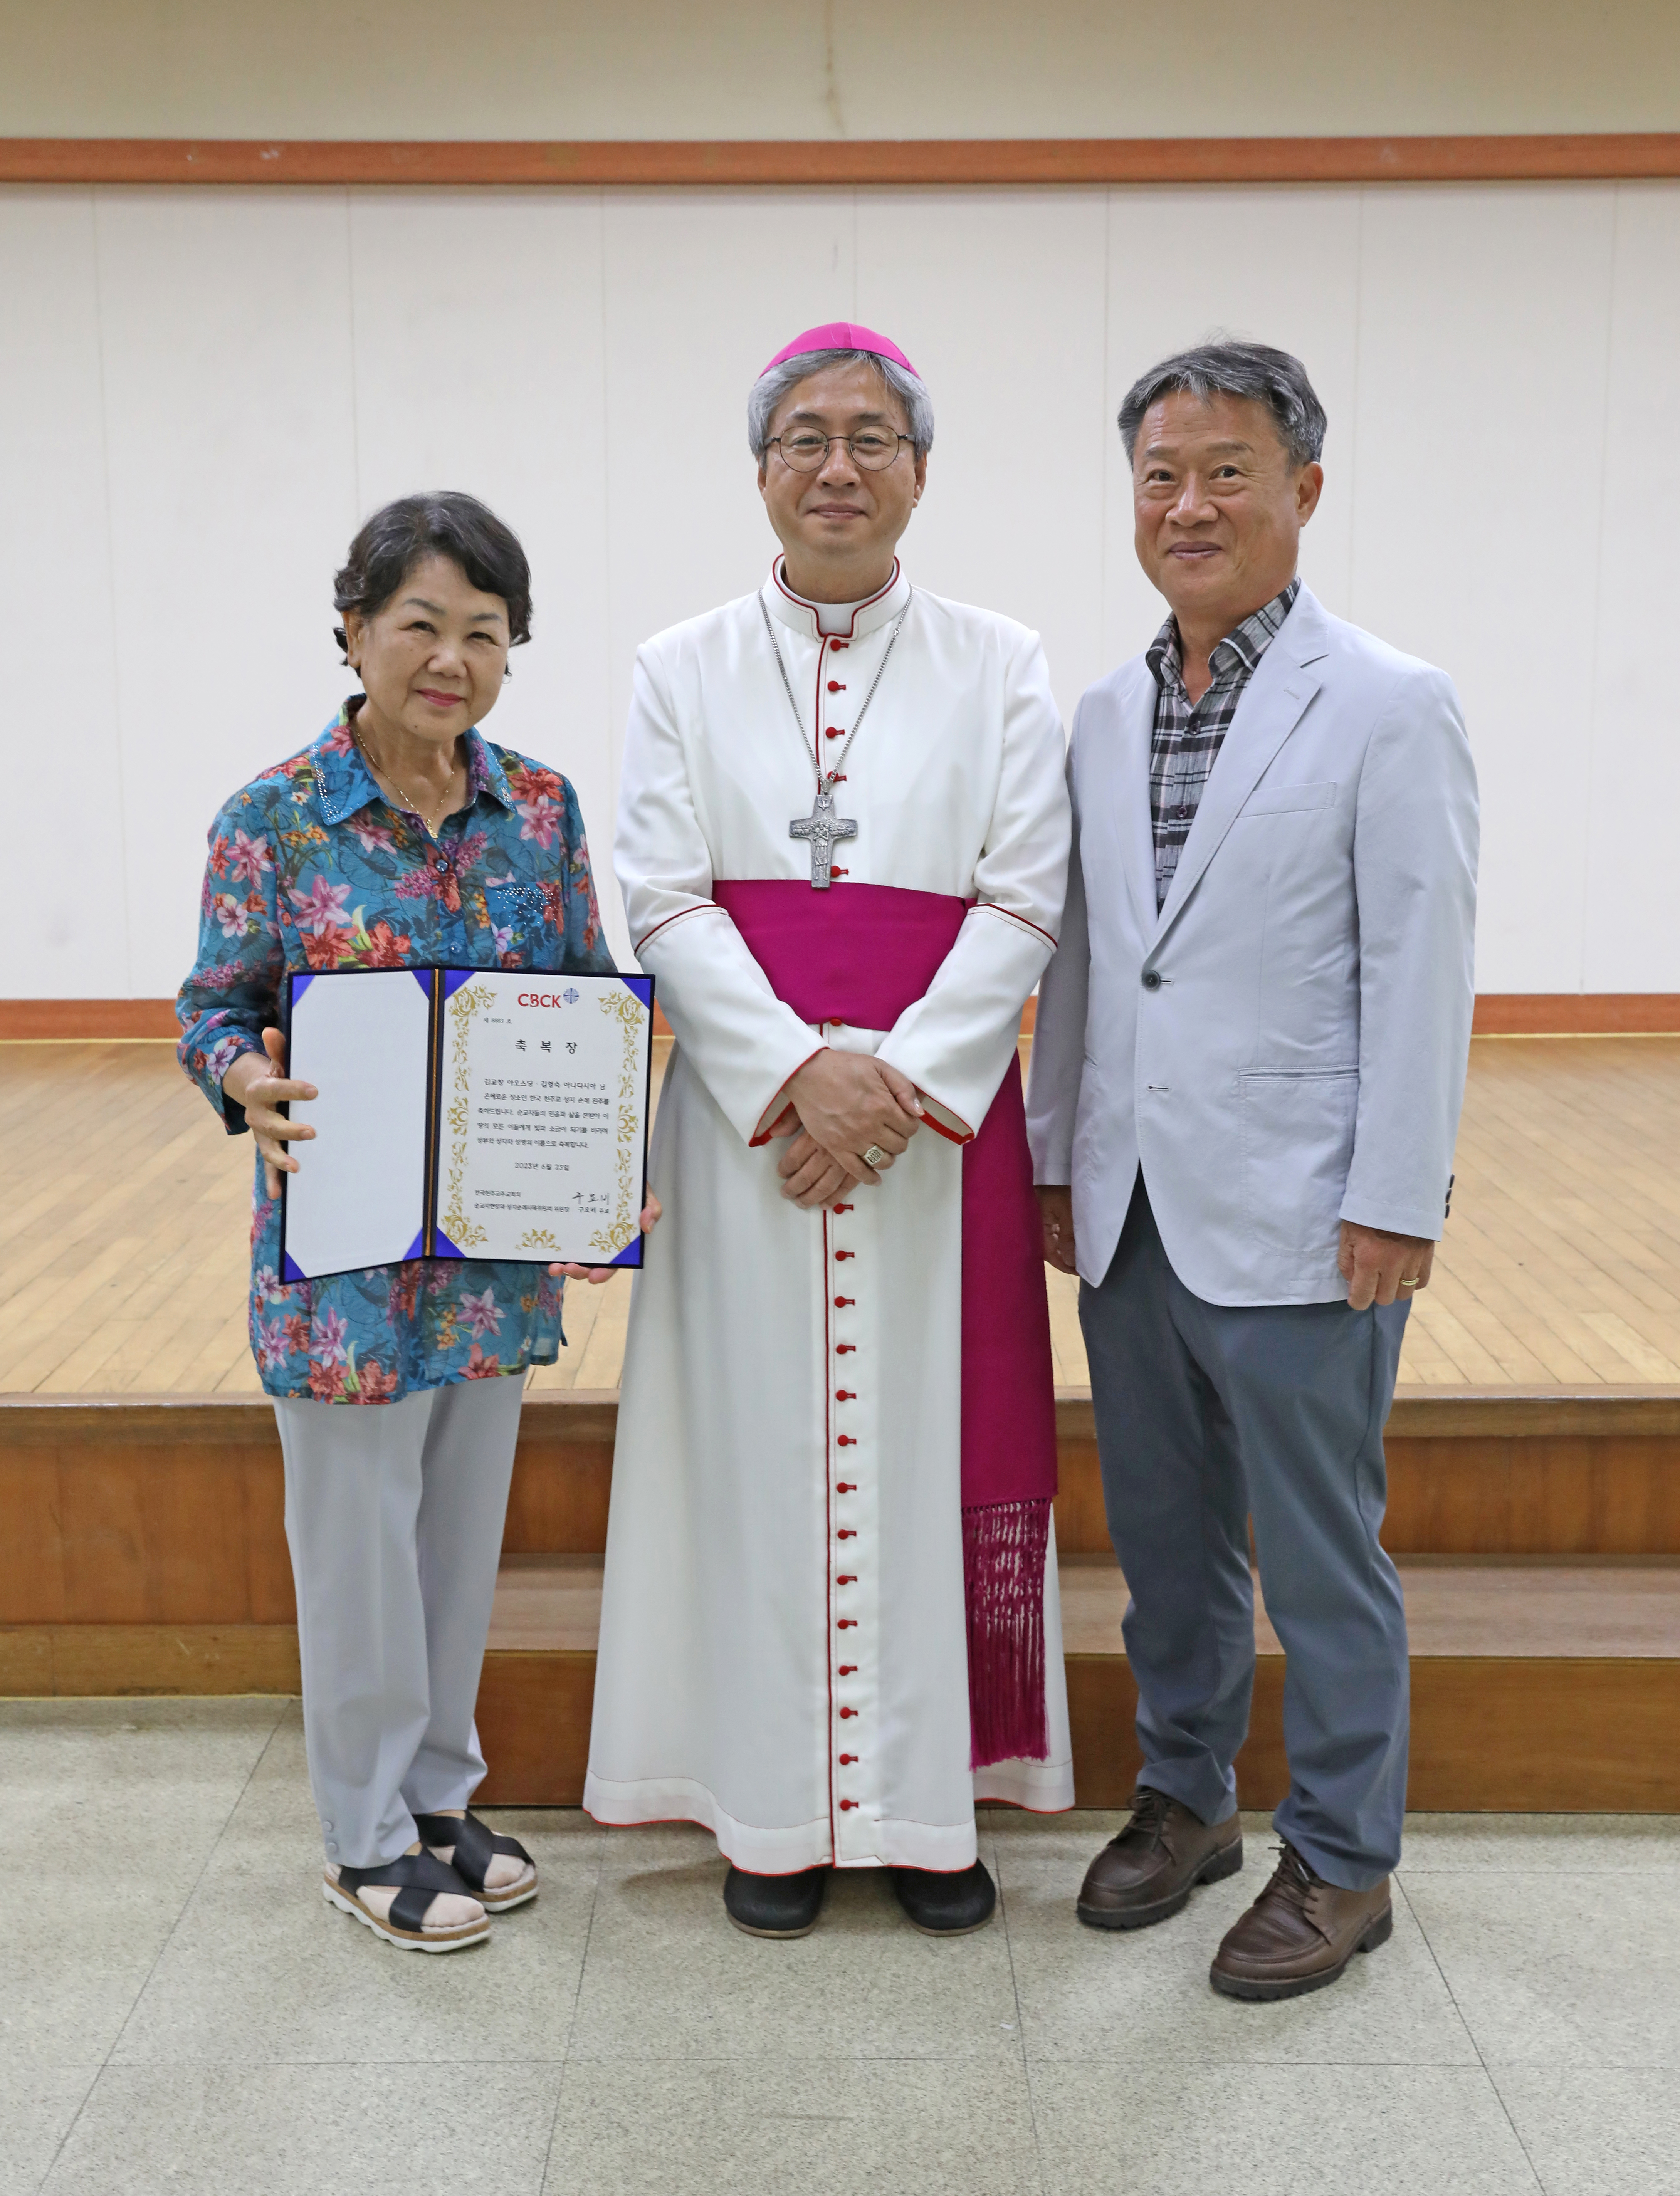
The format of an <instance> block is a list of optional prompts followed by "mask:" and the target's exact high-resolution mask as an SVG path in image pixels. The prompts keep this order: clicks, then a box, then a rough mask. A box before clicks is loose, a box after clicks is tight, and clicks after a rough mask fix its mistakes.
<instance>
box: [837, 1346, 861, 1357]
mask: <svg viewBox="0 0 1680 2196" xmlns="http://www.w3.org/2000/svg"><path fill="white" fill-rule="evenodd" d="M856 1348H857V1344H856V1343H855V1342H837V1343H836V1344H835V1345H834V1354H835V1355H836V1356H837V1357H844V1356H846V1355H848V1354H849V1352H850V1351H852V1350H854V1349H856Z"/></svg>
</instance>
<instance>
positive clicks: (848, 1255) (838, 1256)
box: [834, 1251, 857, 1265]
mask: <svg viewBox="0 0 1680 2196" xmlns="http://www.w3.org/2000/svg"><path fill="white" fill-rule="evenodd" d="M856 1256H857V1252H856V1251H836V1252H835V1254H834V1262H835V1263H836V1265H838V1264H839V1263H840V1261H841V1259H842V1258H855V1257H856Z"/></svg>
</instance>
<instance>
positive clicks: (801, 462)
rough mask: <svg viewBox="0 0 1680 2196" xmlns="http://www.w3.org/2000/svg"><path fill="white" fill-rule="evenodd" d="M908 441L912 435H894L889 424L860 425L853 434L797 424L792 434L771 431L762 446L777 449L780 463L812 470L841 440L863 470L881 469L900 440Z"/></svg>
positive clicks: (889, 462)
mask: <svg viewBox="0 0 1680 2196" xmlns="http://www.w3.org/2000/svg"><path fill="white" fill-rule="evenodd" d="M837 442H843V443H844V444H845V445H846V448H848V449H849V451H850V452H851V455H852V463H853V464H854V465H860V466H861V467H862V468H863V470H864V471H865V472H866V473H883V472H885V471H886V470H887V467H888V466H889V465H892V464H894V463H895V461H896V459H897V457H898V448H899V444H900V443H901V442H912V436H908V435H895V434H894V432H893V431H892V430H891V428H890V427H860V429H859V430H858V431H857V433H856V434H855V435H820V434H818V432H817V431H816V429H815V428H814V427H800V428H797V429H796V430H795V431H794V432H793V433H792V434H791V435H773V436H771V438H770V440H769V441H768V442H767V443H766V444H765V448H767V449H770V450H779V451H780V452H781V457H782V463H783V464H784V465H791V467H792V468H793V470H794V471H795V472H797V473H814V472H820V471H821V470H822V468H823V467H824V465H826V464H827V462H828V454H829V452H830V451H831V449H832V448H833V447H834V445H835V444H836V443H837Z"/></svg>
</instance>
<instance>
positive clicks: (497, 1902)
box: [414, 1814, 536, 1914]
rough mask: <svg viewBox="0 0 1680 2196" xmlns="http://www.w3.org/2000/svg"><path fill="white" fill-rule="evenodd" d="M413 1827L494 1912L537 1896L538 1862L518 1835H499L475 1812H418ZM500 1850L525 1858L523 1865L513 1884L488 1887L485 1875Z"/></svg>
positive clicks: (475, 1896)
mask: <svg viewBox="0 0 1680 2196" xmlns="http://www.w3.org/2000/svg"><path fill="white" fill-rule="evenodd" d="M414 1828H415V1829H416V1830H417V1831H418V1832H419V1833H420V1842H421V1843H422V1844H423V1845H424V1846H426V1848H427V1850H428V1851H429V1852H432V1853H433V1854H435V1855H436V1856H437V1858H438V1859H439V1860H441V1861H447V1862H448V1863H449V1866H450V1867H451V1868H453V1869H454V1870H455V1874H456V1875H458V1876H460V1878H461V1881H462V1882H463V1883H465V1884H467V1885H468V1886H470V1887H471V1889H472V1896H473V1897H474V1898H476V1899H477V1900H478V1902H479V1904H481V1905H483V1906H485V1907H487V1908H488V1909H489V1910H490V1912H491V1913H492V1914H505V1913H506V1912H507V1910H508V1908H509V1907H510V1906H523V1905H524V1903H525V1901H526V1900H527V1899H528V1898H536V1862H535V1861H534V1860H533V1859H532V1858H531V1857H530V1854H529V1853H528V1852H526V1851H525V1849H524V1846H522V1845H521V1844H520V1843H519V1841H518V1839H517V1838H504V1837H499V1836H498V1835H496V1833H495V1831H494V1830H493V1829H490V1827H489V1825H488V1824H486V1823H481V1822H480V1821H479V1820H478V1817H477V1816H476V1815H472V1814H468V1815H416V1816H415V1817H414ZM498 1853H506V1854H507V1857H508V1858H509V1859H510V1860H522V1861H523V1862H524V1869H523V1870H522V1871H521V1873H520V1874H519V1875H516V1876H515V1877H514V1879H513V1881H512V1883H498V1884H496V1885H495V1886H494V1887H486V1885H485V1882H484V1877H485V1875H487V1874H488V1872H489V1869H490V1863H491V1861H492V1860H494V1859H495V1857H496V1855H497V1854H498Z"/></svg>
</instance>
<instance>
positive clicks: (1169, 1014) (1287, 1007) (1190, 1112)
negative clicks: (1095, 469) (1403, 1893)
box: [1028, 343, 1477, 1998]
mask: <svg viewBox="0 0 1680 2196" xmlns="http://www.w3.org/2000/svg"><path fill="white" fill-rule="evenodd" d="M1324 426H1325V420H1324V409H1323V407H1322V406H1321V405H1320V403H1319V402H1318V397H1317V396H1315V395H1314V393H1313V390H1312V384H1311V383H1310V382H1309V381H1308V379H1307V377H1306V371H1305V369H1304V368H1303V367H1302V366H1301V363H1300V361H1298V360H1296V359H1294V358H1291V357H1289V355H1287V354H1286V353H1284V352H1282V351H1277V350H1268V349H1266V348H1265V347H1264V346H1262V345H1260V344H1235V343H1219V344H1208V345H1207V346H1204V347H1203V348H1202V349H1200V350H1193V351H1187V352H1185V353H1184V354H1182V355H1179V356H1178V357H1176V358H1171V359H1167V360H1166V361H1164V362H1163V363H1162V364H1161V365H1160V366H1157V367H1155V368H1154V369H1153V370H1152V371H1151V372H1150V373H1146V374H1144V377H1143V378H1142V379H1141V380H1139V381H1138V383H1137V384H1135V386H1134V387H1133V390H1131V393H1130V394H1129V395H1128V396H1127V399H1126V402H1125V404H1124V406H1123V407H1121V414H1120V427H1121V435H1122V436H1123V437H1124V439H1125V442H1126V448H1127V454H1128V455H1129V457H1130V458H1131V459H1132V465H1133V497H1134V503H1135V511H1136V539H1137V550H1138V558H1139V560H1140V562H1141V563H1142V564H1143V566H1144V570H1145V571H1146V572H1147V573H1148V574H1149V575H1150V579H1151V580H1152V581H1154V582H1155V584H1156V587H1158V588H1159V589H1160V591H1161V592H1162V594H1163V595H1164V596H1165V597H1166V598H1167V603H1168V604H1169V605H1170V606H1171V610H1172V615H1170V616H1169V617H1168V619H1167V622H1166V624H1165V625H1164V626H1163V627H1162V629H1161V631H1160V633H1158V634H1157V635H1156V639H1155V640H1154V642H1153V643H1152V644H1151V645H1150V648H1149V649H1148V650H1146V651H1145V652H1144V655H1142V656H1134V657H1133V659H1132V661H1131V662H1128V663H1126V664H1122V665H1121V668H1120V669H1119V670H1118V671H1116V672H1115V673H1112V674H1111V675H1110V676H1109V678H1107V679H1102V680H1100V681H1099V682H1098V685H1095V686H1093V687H1092V689H1091V691H1089V692H1088V693H1087V694H1086V696H1085V697H1084V699H1083V700H1082V701H1081V702H1080V706H1079V709H1078V713H1077V714H1076V715H1075V720H1074V736H1073V749H1072V754H1071V756H1070V758H1069V773H1070V777H1071V781H1072V788H1073V800H1074V818H1075V839H1074V853H1073V862H1072V873H1071V876H1070V880H1069V893H1068V906H1067V914H1066V916H1065V919H1064V922H1063V932H1062V943H1061V949H1060V951H1058V952H1057V955H1056V956H1055V958H1054V960H1053V961H1052V962H1051V964H1050V968H1049V970H1048V972H1047V974H1046V976H1045V979H1044V982H1043V985H1042V988H1041V990H1040V997H1039V1006H1038V1021H1037V1028H1036V1032H1035V1035H1034V1045H1033V1064H1032V1078H1031V1085H1030V1090H1029V1095H1028V1122H1029V1128H1030V1132H1031V1136H1032V1140H1033V1147H1034V1162H1035V1165H1036V1170H1037V1177H1038V1181H1039V1182H1040V1193H1039V1194H1040V1203H1041V1205H1042V1208H1043V1215H1044V1226H1045V1252H1046V1257H1047V1258H1048V1259H1049V1260H1050V1261H1051V1263H1052V1264H1053V1265H1056V1266H1059V1267H1060V1268H1062V1269H1063V1271H1065V1272H1069V1273H1072V1272H1075V1271H1077V1272H1078V1273H1079V1274H1080V1276H1081V1278H1082V1284H1083V1285H1082V1286H1081V1288H1080V1323H1081V1325H1082V1326H1083V1327H1084V1330H1085V1338H1086V1349H1087V1351H1088V1353H1089V1356H1090V1361H1091V1382H1092V1396H1093V1399H1094V1401H1095V1405H1096V1414H1097V1439H1098V1451H1099V1453H1100V1456H1101V1460H1102V1468H1103V1486H1104V1498H1105V1500H1106V1504H1107V1508H1108V1517H1109V1531H1110V1533H1111V1534H1112V1535H1113V1538H1114V1543H1115V1552H1116V1553H1117V1554H1118V1555H1119V1557H1120V1560H1121V1565H1122V1567H1123V1569H1124V1570H1125V1573H1126V1577H1127V1583H1128V1585H1129V1586H1130V1588H1131V1601H1130V1604H1129V1605H1128V1607H1127V1614H1126V1626H1125V1631H1126V1648H1127V1656H1128V1658H1129V1660H1130V1662H1131V1665H1132V1670H1133V1675H1134V1677H1135V1678H1136V1679H1137V1684H1138V1739H1139V1742H1140V1743H1141V1746H1142V1748H1143V1754H1144V1767H1143V1771H1142V1774H1141V1776H1140V1778H1139V1781H1138V1791H1137V1793H1136V1794H1134V1797H1133V1814H1132V1818H1131V1821H1130V1823H1128V1825H1127V1828H1126V1829H1124V1830H1123V1831H1122V1832H1121V1835H1120V1836H1119V1837H1118V1838H1116V1839H1115V1841H1113V1843H1112V1844H1111V1845H1109V1846H1106V1847H1105V1848H1104V1851H1103V1852H1101V1853H1099V1854H1098V1857H1097V1858H1096V1860H1095V1861H1093V1862H1092V1866H1091V1869H1090V1870H1089V1872H1088V1873H1087V1875H1086V1879H1085V1883H1084V1887H1083V1888H1082V1889H1081V1891H1080V1899H1079V1909H1078V1910H1079V1914H1080V1919H1081V1920H1083V1921H1087V1922H1090V1923H1092V1925H1093V1926H1095V1927H1099V1928H1119V1929H1125V1928H1136V1927H1141V1926H1143V1925H1144V1924H1146V1923H1149V1922H1152V1921H1164V1920H1165V1919H1166V1918H1167V1916H1169V1915H1172V1914H1175V1913H1177V1912H1178V1911H1179V1909H1180V1908H1181V1907H1183V1906H1184V1904H1185V1902H1186V1901H1187V1900H1188V1898H1189V1897H1190V1892H1191V1890H1192V1888H1193V1887H1195V1886H1196V1884H1198V1883H1205V1882H1209V1881H1214V1879H1215V1878H1217V1877H1220V1876H1225V1875H1234V1874H1235V1873H1236V1871H1237V1869H1240V1868H1241V1866H1242V1864H1243V1845H1242V1833H1241V1827H1240V1823H1239V1821H1238V1817H1237V1797H1236V1793H1237V1787H1236V1779H1235V1777H1234V1775H1233V1773H1232V1766H1231V1765H1232V1763H1233V1761H1234V1760H1235V1758H1236V1755H1237V1749H1238V1748H1240V1746H1241V1745H1242V1743H1243V1738H1244V1737H1245V1735H1246V1733H1247V1731H1248V1704H1249V1696H1250V1692H1251V1690H1252V1686H1253V1680H1254V1593H1253V1585H1252V1579H1251V1575H1250V1571H1249V1539H1248V1533H1249V1521H1250V1519H1251V1518H1252V1521H1253V1529H1254V1550H1255V1553H1256V1555H1257V1557H1258V1560H1259V1565H1260V1581H1261V1585H1262V1587H1263V1589H1264V1592H1265V1596H1266V1612H1267V1615H1269V1616H1270V1618H1271V1620H1272V1624H1273V1625H1274V1627H1276V1629H1277V1635H1278V1638H1280V1639H1281V1640H1282V1642H1283V1649H1284V1652H1285V1654H1286V1656H1287V1657H1288V1669H1287V1674H1286V1677H1285V1680H1284V1696H1283V1730H1284V1738H1285V1742H1286V1744H1287V1746H1288V1749H1289V1767H1290V1775H1291V1783H1290V1789H1289V1796H1288V1798H1287V1799H1286V1800H1284V1801H1283V1805H1282V1806H1280V1807H1279V1808H1278V1810H1277V1815H1276V1817H1275V1818H1274V1821H1275V1825H1276V1828H1277V1831H1278V1832H1279V1834H1280V1835H1281V1836H1282V1838H1283V1857H1282V1860H1281V1862H1280V1864H1279V1866H1278V1868H1277V1872H1276V1874H1275V1875H1273V1877H1272V1881H1271V1882H1270V1883H1269V1884H1268V1885H1267V1887H1266V1889H1265V1890H1264V1891H1263V1892H1262V1893H1261V1894H1260V1898H1258V1899H1257V1900H1256V1901H1255V1903H1254V1905H1253V1906H1252V1907H1250V1908H1249V1910H1248V1912H1247V1913H1246V1914H1245V1915H1244V1916H1243V1918H1242V1920H1241V1921H1238V1922H1237V1925H1236V1927H1234V1928H1233V1929H1231V1931H1230V1932H1229V1933H1228V1934H1227V1935H1226V1937H1225V1940H1224V1942H1223V1943H1222V1944H1221V1945H1220V1946H1219V1952H1218V1954H1217V1956H1215V1958H1214V1963H1213V1969H1212V1980H1213V1982H1214V1985H1215V1986H1216V1987H1217V1988H1218V1989H1220V1990H1222V1991H1228V1992H1230V1993H1231V1995H1233V1996H1236V1997H1249V1998H1276V1997H1294V1996H1295V1995H1297V1994H1298V1993H1299V1992H1301V1991H1308V1990H1316V1989H1318V1988H1320V1987H1321V1986H1322V1985H1324V1984H1326V1983H1330V1982H1333V1981H1335V1979H1336V1977H1337V1976H1338V1975H1340V1974H1341V1972H1342V1969H1343V1968H1345V1967H1346V1966H1347V1962H1348V1961H1349V1959H1350V1958H1351V1957H1352V1956H1353V1953H1354V1952H1355V1951H1369V1950H1370V1949H1371V1948H1372V1947H1373V1946H1374V1945H1380V1944H1382V1942H1383V1941H1384V1940H1385V1939H1386V1938H1387V1936H1388V1934H1389V1933H1390V1930H1391V1929H1392V1927H1393V1920H1392V1915H1391V1910H1390V1904H1389V1885H1388V1878H1389V1871H1390V1870H1391V1869H1393V1866H1394V1864H1395V1862H1396V1861H1397V1859H1398V1858H1399V1848H1400V1823H1401V1817H1402V1814H1403V1812H1404V1810H1405V1779H1406V1739H1407V1708H1408V1691H1407V1671H1408V1664H1407V1649H1406V1632H1405V1603H1404V1601H1403V1599H1402V1597H1401V1592H1400V1584H1399V1577H1398V1575H1397V1574H1396V1572H1395V1569H1394V1566H1393V1563H1391V1562H1390V1561H1389V1559H1388V1557H1387V1555H1386V1554H1385V1553H1384V1552H1383V1550H1382V1546H1381V1545H1380V1543H1379V1541H1378V1539H1377V1534H1378V1529H1379V1528H1380V1527H1381V1525H1382V1513H1383V1505H1384V1501H1385V1499H1386V1492H1387V1489H1386V1480H1385V1471H1384V1463H1383V1453H1382V1425H1383V1420H1384V1419H1385V1418H1386V1417H1387V1413H1388V1407H1389V1404H1390V1401H1392V1398H1393V1388H1394V1377H1395V1372H1396V1370H1397V1367H1398V1365H1399V1353H1400V1338H1401V1335H1402V1332H1404V1329H1405V1320H1406V1313H1407V1309H1408V1306H1409V1303H1410V1300H1411V1295H1412V1294H1413V1293H1414V1292H1416V1290H1418V1289H1420V1288H1422V1287H1425V1286H1427V1285H1428V1279H1429V1268H1430V1261H1431V1258H1432V1257H1433V1255H1434V1241H1435V1239H1436V1238H1437V1237H1438V1236H1439V1235H1440V1232H1441V1227H1442V1223H1443V1221H1444V1218H1445V1211H1446V1205H1447V1197H1448V1192H1449V1188H1450V1184H1451V1164H1452V1148H1453V1141H1454V1138H1455V1136H1456V1135H1457V1126H1458V1113H1459V1107H1460V1105H1461V1103H1462V1101H1463V1088H1464V1072H1465V1066H1466V1062H1467V1060H1468V1057H1469V1035H1470V1012H1471V1005H1472V991H1473V974H1472V955H1471V948H1472V941H1473V932H1474V905H1475V864H1476V847H1477V811H1476V783H1475V773H1474V768H1473V767H1472V765H1471V761H1470V751H1469V745H1468V743H1467V742H1466V738H1465V734H1464V725H1463V719H1462V717H1461V716H1460V714H1459V708H1458V702H1457V696H1456V695H1455V693H1454V691H1453V688H1452V685H1451V681H1450V680H1449V679H1447V678H1446V677H1445V674H1444V673H1441V672H1440V671H1436V670H1434V669H1432V668H1431V667H1429V665H1428V664H1426V663H1420V662H1417V661H1416V659H1415V658H1413V657H1411V656H1402V655H1400V654H1399V652H1398V651H1397V650H1394V649H1392V648H1389V647H1387V646H1385V645H1384V644H1383V643H1382V641H1380V640H1376V639H1373V638H1372V637H1371V636H1370V634H1369V633H1362V632H1360V631H1359V630H1358V627H1355V626H1351V625H1345V624H1343V622H1342V621H1341V619H1339V618H1334V617H1332V616H1330V614H1329V613H1328V612H1327V611H1326V610H1324V607H1323V606H1322V605H1321V604H1319V603H1318V602H1317V601H1316V600H1315V599H1314V598H1313V597H1312V594H1311V593H1309V592H1307V590H1306V588H1305V587H1302V586H1301V581H1299V579H1298V578H1297V577H1296V575H1295V564H1296V555H1297V550H1298V546H1299V541H1300V535H1301V528H1302V527H1303V526H1304V525H1305V524H1306V522H1307V521H1308V520H1309V519H1310V518H1311V517H1312V512H1313V510H1314V508H1315V506H1317V504H1318V497H1319V494H1320V491H1321V489H1322V487H1323V484H1324V472H1323V469H1322V467H1321V466H1320V465H1319V463H1318V456H1319V452H1320V450H1321V448H1322V447H1323V443H1324Z"/></svg>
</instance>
